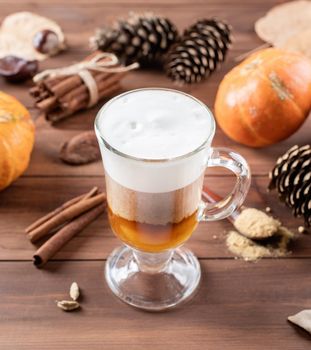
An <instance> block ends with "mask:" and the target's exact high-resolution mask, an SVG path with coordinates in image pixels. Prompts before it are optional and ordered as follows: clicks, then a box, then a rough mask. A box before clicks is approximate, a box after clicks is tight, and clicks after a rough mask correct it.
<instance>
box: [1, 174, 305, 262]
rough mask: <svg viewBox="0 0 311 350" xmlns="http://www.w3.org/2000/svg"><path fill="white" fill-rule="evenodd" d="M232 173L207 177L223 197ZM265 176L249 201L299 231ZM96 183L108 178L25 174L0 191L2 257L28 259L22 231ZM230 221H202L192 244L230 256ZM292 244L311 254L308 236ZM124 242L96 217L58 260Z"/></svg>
mask: <svg viewBox="0 0 311 350" xmlns="http://www.w3.org/2000/svg"><path fill="white" fill-rule="evenodd" d="M233 181H234V179H233V177H218V176H207V177H206V179H205V183H206V184H207V185H208V186H209V187H210V188H212V189H214V190H215V191H217V192H218V193H219V194H221V195H225V194H227V193H229V191H230V190H231V189H232V186H233ZM267 183H268V179H267V178H266V177H258V178H253V182H252V187H251V190H250V192H249V195H248V198H247V201H246V205H248V206H250V207H256V208H260V209H262V210H264V209H265V208H266V207H267V206H269V207H270V208H271V209H272V212H273V214H274V215H275V216H276V217H278V218H281V220H282V221H283V223H284V224H285V225H286V226H288V227H289V228H290V229H292V230H293V231H294V232H297V227H298V226H299V225H300V224H301V223H302V220H301V219H295V218H294V217H292V215H291V214H290V211H289V209H288V208H286V207H284V206H283V205H281V204H280V203H279V202H278V199H277V196H276V194H269V193H267V191H266V186H267ZM93 186H98V187H99V188H100V189H104V177H103V176H100V177H90V178H86V177H76V178H75V179H74V181H73V178H68V177H44V178H42V177H27V178H21V179H20V180H18V181H17V182H16V183H15V184H14V185H13V186H11V187H10V188H8V189H7V190H5V191H3V192H1V193H0V222H5V225H0V260H14V259H22V260H30V259H31V257H32V254H33V252H34V251H35V247H36V246H33V245H32V244H31V243H29V241H28V239H27V238H26V236H25V233H24V229H25V228H26V227H27V226H28V225H29V224H31V223H32V222H34V221H35V220H36V219H37V218H39V217H41V216H43V215H44V214H46V213H47V212H49V211H51V210H53V209H54V208H55V207H57V206H58V205H60V204H62V203H63V202H65V201H66V200H68V199H70V198H72V197H75V196H78V195H79V194H81V193H86V192H87V191H88V190H89V189H90V188H92V187H93ZM231 228H232V225H231V224H230V223H229V222H227V221H226V220H222V221H218V222H212V223H201V224H200V225H199V227H198V228H197V230H196V232H195V233H194V234H193V236H192V237H191V239H190V240H189V242H188V244H187V245H188V246H189V247H190V248H191V249H192V250H193V251H194V252H195V254H197V255H198V256H199V257H201V258H211V257H212V258H217V257H218V258H222V257H231V255H230V254H229V253H228V251H227V249H226V247H225V232H226V231H228V230H230V229H231ZM298 237H299V239H297V240H296V241H295V242H294V243H293V244H292V247H291V249H292V254H291V256H292V257H311V244H310V240H311V237H310V235H298ZM118 244H120V242H119V241H118V240H117V239H116V238H115V237H114V235H113V233H112V231H111V229H110V226H109V223H108V220H107V217H106V215H103V216H102V217H101V218H99V219H97V220H96V221H95V222H94V223H92V224H91V225H90V226H89V227H87V228H86V229H85V230H84V231H83V232H81V233H80V234H79V235H78V236H76V237H74V238H73V239H72V241H70V242H69V243H68V245H66V246H65V247H64V248H63V249H62V250H61V252H59V253H58V254H57V255H56V257H55V259H103V258H106V257H107V256H108V255H109V254H110V253H111V251H112V250H113V249H114V248H115V247H116V246H117V245H118Z"/></svg>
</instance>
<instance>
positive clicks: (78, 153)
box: [59, 131, 100, 165]
mask: <svg viewBox="0 0 311 350" xmlns="http://www.w3.org/2000/svg"><path fill="white" fill-rule="evenodd" d="M59 157H60V159H61V160H62V161H63V162H65V163H68V164H71V165H81V164H87V163H91V162H94V161H97V160H99V159H100V150H99V147H98V142H97V139H96V135H95V133H94V131H86V132H83V133H81V134H78V135H76V136H74V137H72V138H71V139H70V140H68V141H66V142H65V143H64V144H63V145H62V147H61V149H60V152H59Z"/></svg>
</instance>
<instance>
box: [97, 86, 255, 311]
mask: <svg viewBox="0 0 311 350" xmlns="http://www.w3.org/2000/svg"><path fill="white" fill-rule="evenodd" d="M176 113H177V114H179V118H178V119H176ZM181 114H182V115H181ZM191 118H192V119H191ZM196 118H197V119H196ZM200 118H201V119H200ZM132 119H133V120H134V121H133V120H132ZM137 120H138V121H137ZM197 120H198V121H197ZM146 123H147V124H146ZM148 123H149V124H148ZM196 123H198V124H196ZM199 123H202V125H204V128H203V127H202V128H201V127H200V125H199ZM184 124H185V125H184ZM192 125H193V130H192ZM195 125H196V127H195ZM183 127H184V130H187V134H184V135H183V134H182V133H181V134H180V135H179V134H178V132H176V130H175V129H177V131H178V130H179V128H181V130H183ZM192 131H193V132H192ZM95 132H96V135H97V139H98V143H99V146H100V150H101V155H102V159H103V163H104V168H105V180H106V192H107V202H108V216H109V221H110V225H111V228H112V230H113V232H114V233H115V235H116V236H117V237H118V238H119V239H120V240H121V241H122V242H123V243H124V245H123V246H121V247H119V248H117V249H115V250H114V251H113V252H112V254H111V255H110V257H109V258H108V260H107V262H106V267H105V276H106V281H107V283H108V285H109V287H110V288H111V290H112V292H113V293H114V294H115V295H116V296H118V297H119V298H120V299H121V300H123V301H124V302H126V303H128V304H130V305H132V306H135V307H138V308H141V309H146V310H153V311H159V310H164V309H167V308H169V307H173V306H176V305H177V304H180V303H182V302H184V301H185V300H187V299H189V297H190V296H191V295H192V294H193V293H194V291H195V290H196V289H197V287H198V285H199V281H200V277H201V271H200V265H199V262H198V260H197V258H196V257H195V256H194V255H193V253H191V252H190V251H189V250H188V249H186V248H184V247H182V244H183V243H184V242H185V241H187V239H188V238H189V237H190V236H191V235H192V233H193V231H194V230H195V228H196V227H197V225H198V223H199V222H200V221H214V220H220V219H223V218H226V217H227V216H229V215H231V214H232V213H233V212H234V211H235V210H236V209H237V208H238V207H239V206H241V205H242V203H243V201H244V199H245V196H246V194H247V191H248V188H249V185H250V170H249V167H248V165H247V162H246V161H245V159H244V158H243V157H242V156H241V155H239V154H237V153H235V152H233V151H231V150H229V149H225V148H212V147H211V142H212V139H213V137H214V134H215V120H214V117H213V115H212V113H211V111H210V110H209V109H208V108H207V107H206V105H204V104H203V103H202V102H200V101H199V100H197V99H195V98H194V97H192V96H190V95H187V94H185V93H183V92H180V91H175V90H171V89H159V88H149V89H147V88H146V89H138V90H133V91H129V92H126V93H123V94H121V95H119V96H117V97H115V98H113V99H111V100H110V101H109V102H107V103H106V104H105V105H104V106H103V107H102V108H101V110H100V111H99V112H98V115H97V117H96V120H95ZM150 132H151V134H150ZM144 133H146V134H144ZM188 134H189V135H190V136H189V137H188V136H187V135H188ZM192 134H193V135H192ZM163 135H164V136H163ZM198 135H199V136H198ZM200 138H201V141H202V140H203V141H202V142H200V144H199V145H197V146H196V147H195V148H194V144H195V142H196V141H197V140H198V141H199V139H200ZM137 140H138V141H139V142H141V143H139V142H138V141H137ZM135 142H136V144H135ZM187 144H188V145H190V146H187ZM168 145H169V147H168ZM191 145H192V146H191ZM135 147H136V148H135ZM187 147H188V149H187ZM189 147H190V148H189ZM191 147H192V148H193V149H191ZM175 149H178V151H179V153H178V152H177V153H176V152H175V153H176V154H174V150H175ZM133 150H134V151H133ZM157 150H159V151H161V152H162V155H163V154H165V155H167V156H166V157H165V158H164V157H159V156H158V155H156V156H154V155H155V154H156V153H157ZM183 152H184V153H183ZM133 154H134V156H133ZM140 154H142V155H144V156H143V157H139V156H137V155H140ZM146 155H148V157H146ZM215 166H217V167H218V166H220V167H224V168H227V169H229V170H231V171H232V172H233V173H234V174H235V175H236V178H237V179H236V184H235V186H234V189H233V191H232V192H231V193H230V194H229V195H228V196H227V197H225V198H224V199H223V200H221V201H219V202H217V203H213V204H211V203H205V202H203V201H202V199H201V195H202V187H203V180H204V173H205V170H206V167H215Z"/></svg>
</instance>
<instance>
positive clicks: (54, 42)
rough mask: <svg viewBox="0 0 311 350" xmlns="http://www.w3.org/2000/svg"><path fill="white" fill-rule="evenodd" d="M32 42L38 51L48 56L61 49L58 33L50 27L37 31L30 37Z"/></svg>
mask: <svg viewBox="0 0 311 350" xmlns="http://www.w3.org/2000/svg"><path fill="white" fill-rule="evenodd" d="M32 44H33V46H34V48H35V49H36V50H37V51H38V52H40V53H42V54H44V55H49V56H53V55H55V54H56V53H57V52H58V51H60V49H61V44H60V41H59V38H58V35H57V34H56V33H55V32H53V31H52V30H50V29H43V30H41V31H40V32H37V33H36V34H35V35H34V37H33V39H32Z"/></svg>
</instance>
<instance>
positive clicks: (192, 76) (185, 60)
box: [166, 19, 231, 83]
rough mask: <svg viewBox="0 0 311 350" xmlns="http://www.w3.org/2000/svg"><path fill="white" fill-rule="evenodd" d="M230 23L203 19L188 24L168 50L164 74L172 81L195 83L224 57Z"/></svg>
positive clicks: (228, 42) (212, 69)
mask: <svg viewBox="0 0 311 350" xmlns="http://www.w3.org/2000/svg"><path fill="white" fill-rule="evenodd" d="M230 34H231V27H230V26H229V25H227V24H226V23H225V22H222V21H218V20H216V19H203V20H200V21H198V22H196V23H195V24H194V25H192V26H191V27H190V28H188V29H187V30H186V31H185V32H184V34H183V36H182V38H181V40H180V41H179V43H177V44H176V45H174V46H173V47H172V48H171V50H170V51H169V53H168V58H167V62H166V72H167V75H168V76H169V77H170V78H171V79H173V80H174V81H178V82H183V83H196V82H199V81H201V80H202V79H203V78H205V77H208V76H209V75H210V74H211V73H213V72H214V70H215V69H216V68H217V66H218V64H219V63H220V62H223V61H224V60H225V56H226V53H227V51H228V48H229V45H230V43H231V35H230Z"/></svg>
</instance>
